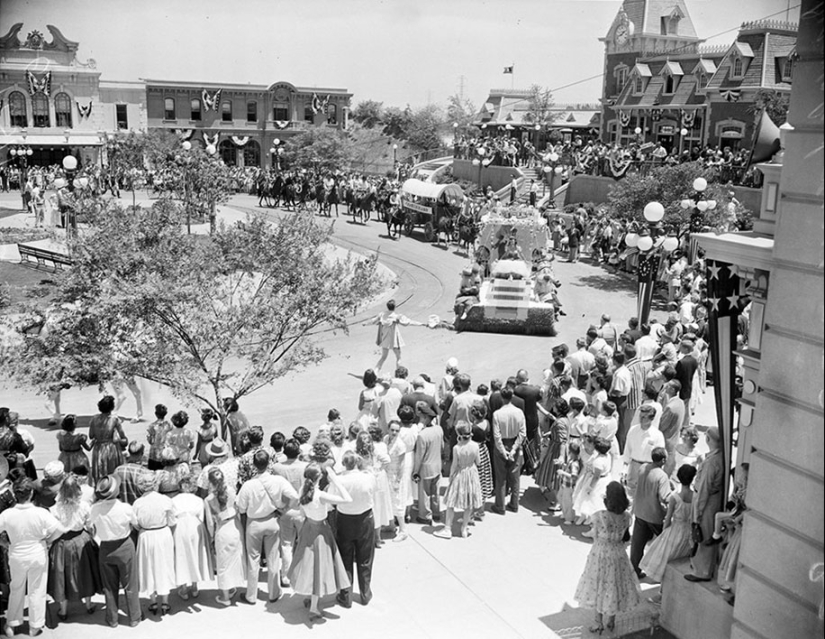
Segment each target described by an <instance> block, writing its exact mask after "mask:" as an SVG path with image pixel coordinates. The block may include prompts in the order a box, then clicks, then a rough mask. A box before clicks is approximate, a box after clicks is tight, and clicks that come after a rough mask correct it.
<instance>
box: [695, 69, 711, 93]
mask: <svg viewBox="0 0 825 639" xmlns="http://www.w3.org/2000/svg"><path fill="white" fill-rule="evenodd" d="M707 86H708V74H707V73H705V72H704V71H699V73H697V74H696V90H697V91H699V92H702V91H704V90H705V89H706V88H707Z"/></svg>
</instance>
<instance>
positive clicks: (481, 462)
mask: <svg viewBox="0 0 825 639" xmlns="http://www.w3.org/2000/svg"><path fill="white" fill-rule="evenodd" d="M487 412H488V411H487V405H486V404H485V403H484V402H483V401H477V402H475V403H473V405H472V406H471V407H470V423H471V424H472V427H473V437H472V439H473V441H474V442H475V443H476V444H478V480H479V482H480V483H481V506H479V508H478V510H476V513H475V515H474V517H475V519H477V520H481V519H483V518H484V502H485V500H487V499H489V498H490V497H492V496H493V466H492V463H491V461H490V449H489V448H488V446H489V441H490V422H489V421H487Z"/></svg>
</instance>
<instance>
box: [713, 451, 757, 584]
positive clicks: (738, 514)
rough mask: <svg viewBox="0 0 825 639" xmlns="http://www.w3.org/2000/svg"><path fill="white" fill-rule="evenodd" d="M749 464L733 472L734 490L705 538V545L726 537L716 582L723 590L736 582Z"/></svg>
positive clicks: (717, 542)
mask: <svg viewBox="0 0 825 639" xmlns="http://www.w3.org/2000/svg"><path fill="white" fill-rule="evenodd" d="M749 468H750V464H748V463H747V462H745V463H744V464H740V465H739V468H738V469H737V471H736V473H734V491H733V496H732V498H731V501H730V502H728V505H727V506H728V507H727V509H726V510H724V511H723V512H719V513H716V517H715V521H714V527H713V535H712V536H711V538H710V539H707V540H705V541H704V542H703V543H704V544H705V545H712V544H720V543H722V542H723V541H724V540H725V539H727V545H726V546H725V549H724V550H723V551H722V558H721V559H720V561H719V572H718V574H717V579H716V581H717V583H718V584H719V589H720V590H722V591H723V592H730V591H731V590H733V587H734V584H735V583H736V566H737V564H738V562H739V548H740V546H741V545H742V519H743V518H744V516H745V511H746V510H747V509H748V507H747V505H746V504H745V497H746V494H747V487H748V469H749Z"/></svg>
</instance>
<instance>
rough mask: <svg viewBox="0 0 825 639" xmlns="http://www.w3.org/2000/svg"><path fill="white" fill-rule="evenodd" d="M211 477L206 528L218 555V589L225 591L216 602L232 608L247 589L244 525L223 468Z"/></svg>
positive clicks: (216, 560)
mask: <svg viewBox="0 0 825 639" xmlns="http://www.w3.org/2000/svg"><path fill="white" fill-rule="evenodd" d="M207 477H208V481H209V496H208V497H207V498H206V527H207V529H208V531H209V537H210V539H211V542H212V551H213V552H214V555H215V568H216V572H217V575H218V577H217V579H218V589H219V590H220V591H221V592H220V594H219V595H217V596H216V597H215V601H217V602H218V604H220V605H221V606H229V605H232V597H234V596H235V593H236V592H237V590H238V588H240V587H246V560H245V558H244V550H243V537H242V534H241V524H240V521H239V520H238V517H237V514H236V511H235V491H234V489H233V487H231V486H227V484H226V481H225V480H224V476H223V473H222V472H221V469H220V468H212V469H211V470H210V471H209V474H208V475H207Z"/></svg>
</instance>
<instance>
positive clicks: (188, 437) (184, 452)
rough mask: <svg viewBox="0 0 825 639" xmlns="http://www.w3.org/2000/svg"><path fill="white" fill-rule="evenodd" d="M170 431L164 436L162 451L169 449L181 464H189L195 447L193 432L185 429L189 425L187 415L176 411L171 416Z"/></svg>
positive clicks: (182, 411) (184, 412)
mask: <svg viewBox="0 0 825 639" xmlns="http://www.w3.org/2000/svg"><path fill="white" fill-rule="evenodd" d="M171 421H172V429H171V430H170V431H169V432H168V433H167V434H166V445H165V446H164V450H166V449H168V448H171V449H172V450H173V451H174V453H175V457H176V458H177V460H178V461H179V462H180V463H182V464H187V465H188V464H189V459H190V457H191V455H192V449H193V448H194V447H195V439H196V438H195V431H193V430H192V429H191V428H186V425H187V424H188V423H189V414H188V413H187V412H186V411H184V410H181V411H178V412H177V413H175V414H174V415H172V420H171Z"/></svg>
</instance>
